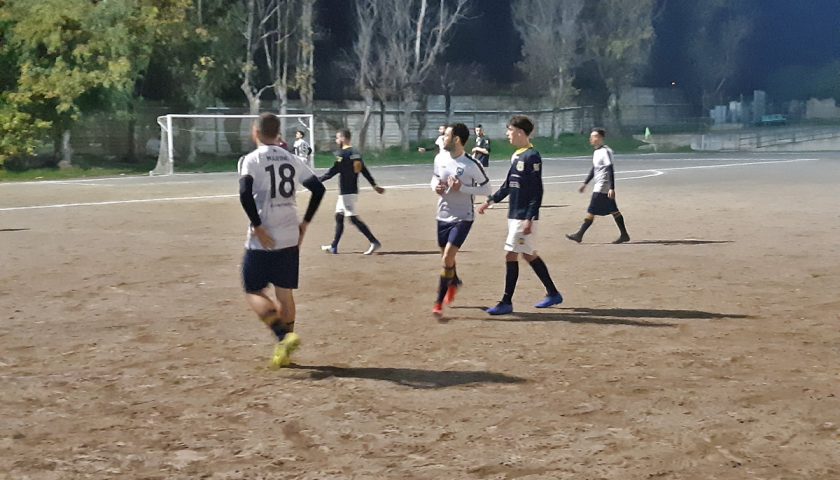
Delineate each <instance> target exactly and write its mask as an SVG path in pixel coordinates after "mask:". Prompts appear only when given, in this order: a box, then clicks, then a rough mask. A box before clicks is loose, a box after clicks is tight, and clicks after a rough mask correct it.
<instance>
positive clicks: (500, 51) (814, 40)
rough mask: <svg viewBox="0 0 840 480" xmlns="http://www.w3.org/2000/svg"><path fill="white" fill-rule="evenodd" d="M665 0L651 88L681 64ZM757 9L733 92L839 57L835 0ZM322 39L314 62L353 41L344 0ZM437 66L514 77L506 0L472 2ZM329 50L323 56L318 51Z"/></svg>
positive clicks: (839, 11) (328, 0) (330, 5)
mask: <svg viewBox="0 0 840 480" xmlns="http://www.w3.org/2000/svg"><path fill="white" fill-rule="evenodd" d="M688 1H703V0H669V2H671V3H670V4H669V8H668V9H667V10H666V15H665V16H664V17H663V21H662V22H660V23H659V24H658V25H657V44H656V47H655V48H654V50H653V56H652V58H651V69H650V72H648V75H647V77H646V78H647V82H645V83H647V84H649V85H650V86H667V85H670V83H671V81H672V80H676V81H678V82H679V81H680V79H681V78H682V77H684V75H685V73H684V70H685V63H686V59H685V58H683V57H681V53H682V48H681V45H682V43H683V42H684V41H685V39H684V37H683V36H682V35H681V33H682V31H684V30H683V29H682V28H681V24H683V23H684V22H688V21H690V19H687V18H684V17H682V16H681V15H680V4H681V3H682V2H688ZM752 1H753V3H754V4H756V5H761V10H760V11H757V12H756V16H755V20H756V22H755V23H756V25H755V29H754V31H753V34H752V36H751V37H750V39H749V40H748V43H747V46H746V48H745V54H744V56H743V58H744V61H743V68H742V72H741V75H740V78H739V79H738V81H737V82H736V83H735V84H734V86H735V87H736V89H737V90H740V91H742V92H744V93H748V92H751V91H752V90H753V89H754V88H762V87H763V84H764V83H765V82H766V80H767V78H768V76H769V75H770V74H772V73H773V72H774V71H776V70H778V69H780V68H782V67H785V66H789V65H810V66H817V65H822V64H825V63H829V62H831V61H836V60H840V2H838V0H752ZM320 5H321V11H320V14H321V23H322V25H323V28H324V32H323V33H324V36H323V37H322V40H321V42H320V44H319V45H318V46H319V47H321V48H320V50H319V52H322V53H319V54H318V57H319V63H322V64H325V63H328V62H329V61H331V60H332V59H333V58H334V55H335V53H336V52H337V51H339V50H340V49H342V48H347V47H349V46H350V45H351V44H352V42H353V33H352V28H353V26H352V23H353V15H352V12H349V11H347V8H348V6H349V5H350V2H349V1H348V0H321V2H320ZM457 28H458V30H457V32H456V33H455V36H454V38H453V42H452V45H455V46H457V47H455V48H450V49H449V50H448V51H447V52H446V55H445V58H444V61H449V62H453V63H459V62H462V63H472V62H478V63H481V64H483V65H485V66H486V70H487V72H488V73H490V74H492V75H493V76H494V78H496V80H497V81H498V82H500V83H506V82H510V81H512V80H513V78H514V75H515V71H514V69H513V68H512V66H513V65H514V64H515V63H516V62H517V61H518V60H519V59H520V54H521V52H520V49H521V45H520V41H519V37H518V35H517V33H516V31H515V30H514V28H513V26H512V24H511V20H510V2H509V1H506V0H476V1H474V2H473V11H472V13H471V18H470V19H469V20H466V21H464V22H462V23H461V24H459V26H458V27H457ZM323 52H330V53H323Z"/></svg>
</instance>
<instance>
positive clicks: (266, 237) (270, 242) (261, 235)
mask: <svg viewBox="0 0 840 480" xmlns="http://www.w3.org/2000/svg"><path fill="white" fill-rule="evenodd" d="M254 235H256V236H257V240H259V241H260V245H262V246H263V247H265V248H267V249H269V250H274V239H273V238H271V234H270V233H268V230H266V228H265V227H263V226H262V225H260V226H259V227H254Z"/></svg>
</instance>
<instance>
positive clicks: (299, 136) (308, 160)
mask: <svg viewBox="0 0 840 480" xmlns="http://www.w3.org/2000/svg"><path fill="white" fill-rule="evenodd" d="M304 137H306V133H305V132H304V131H303V130H296V131H295V143H294V147H293V149H294V154H295V155H297V156H298V157H300V158H302V159H303V163H305V164H306V166H308V167H309V168H312V157H311V155H312V146H311V145H309V142H307V141H306V140H304Z"/></svg>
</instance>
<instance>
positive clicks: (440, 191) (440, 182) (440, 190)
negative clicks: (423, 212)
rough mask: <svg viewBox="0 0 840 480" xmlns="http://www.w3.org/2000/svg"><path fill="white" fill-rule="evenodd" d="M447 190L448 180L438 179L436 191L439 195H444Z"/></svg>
mask: <svg viewBox="0 0 840 480" xmlns="http://www.w3.org/2000/svg"><path fill="white" fill-rule="evenodd" d="M445 192H446V182H444V181H443V180H438V184H437V186H436V187H435V193H437V194H438V195H443V194H444V193H445Z"/></svg>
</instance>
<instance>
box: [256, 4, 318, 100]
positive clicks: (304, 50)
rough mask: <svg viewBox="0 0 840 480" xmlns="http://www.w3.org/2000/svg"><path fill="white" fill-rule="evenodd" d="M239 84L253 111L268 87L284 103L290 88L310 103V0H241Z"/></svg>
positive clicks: (311, 30)
mask: <svg viewBox="0 0 840 480" xmlns="http://www.w3.org/2000/svg"><path fill="white" fill-rule="evenodd" d="M244 15H245V18H244V19H242V21H241V22H240V26H241V27H242V34H243V35H244V37H245V61H244V64H243V65H242V84H241V89H242V91H243V92H244V93H245V96H246V97H247V98H248V104H249V106H250V110H251V113H252V114H256V113H258V112H259V109H260V103H261V101H262V96H263V94H264V93H265V92H266V91H268V90H269V89H271V90H273V91H274V95H275V97H276V98H277V100H278V102H279V104H280V105H279V107H280V113H281V114H285V113H286V111H287V108H288V101H289V92H290V90H297V91H299V92H300V93H301V96H302V98H303V101H304V103H305V104H308V105H309V106H310V107H311V104H312V99H313V96H314V89H313V86H314V81H315V80H314V79H315V76H314V32H313V24H314V21H315V20H314V17H315V15H314V0H245V10H244Z"/></svg>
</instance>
